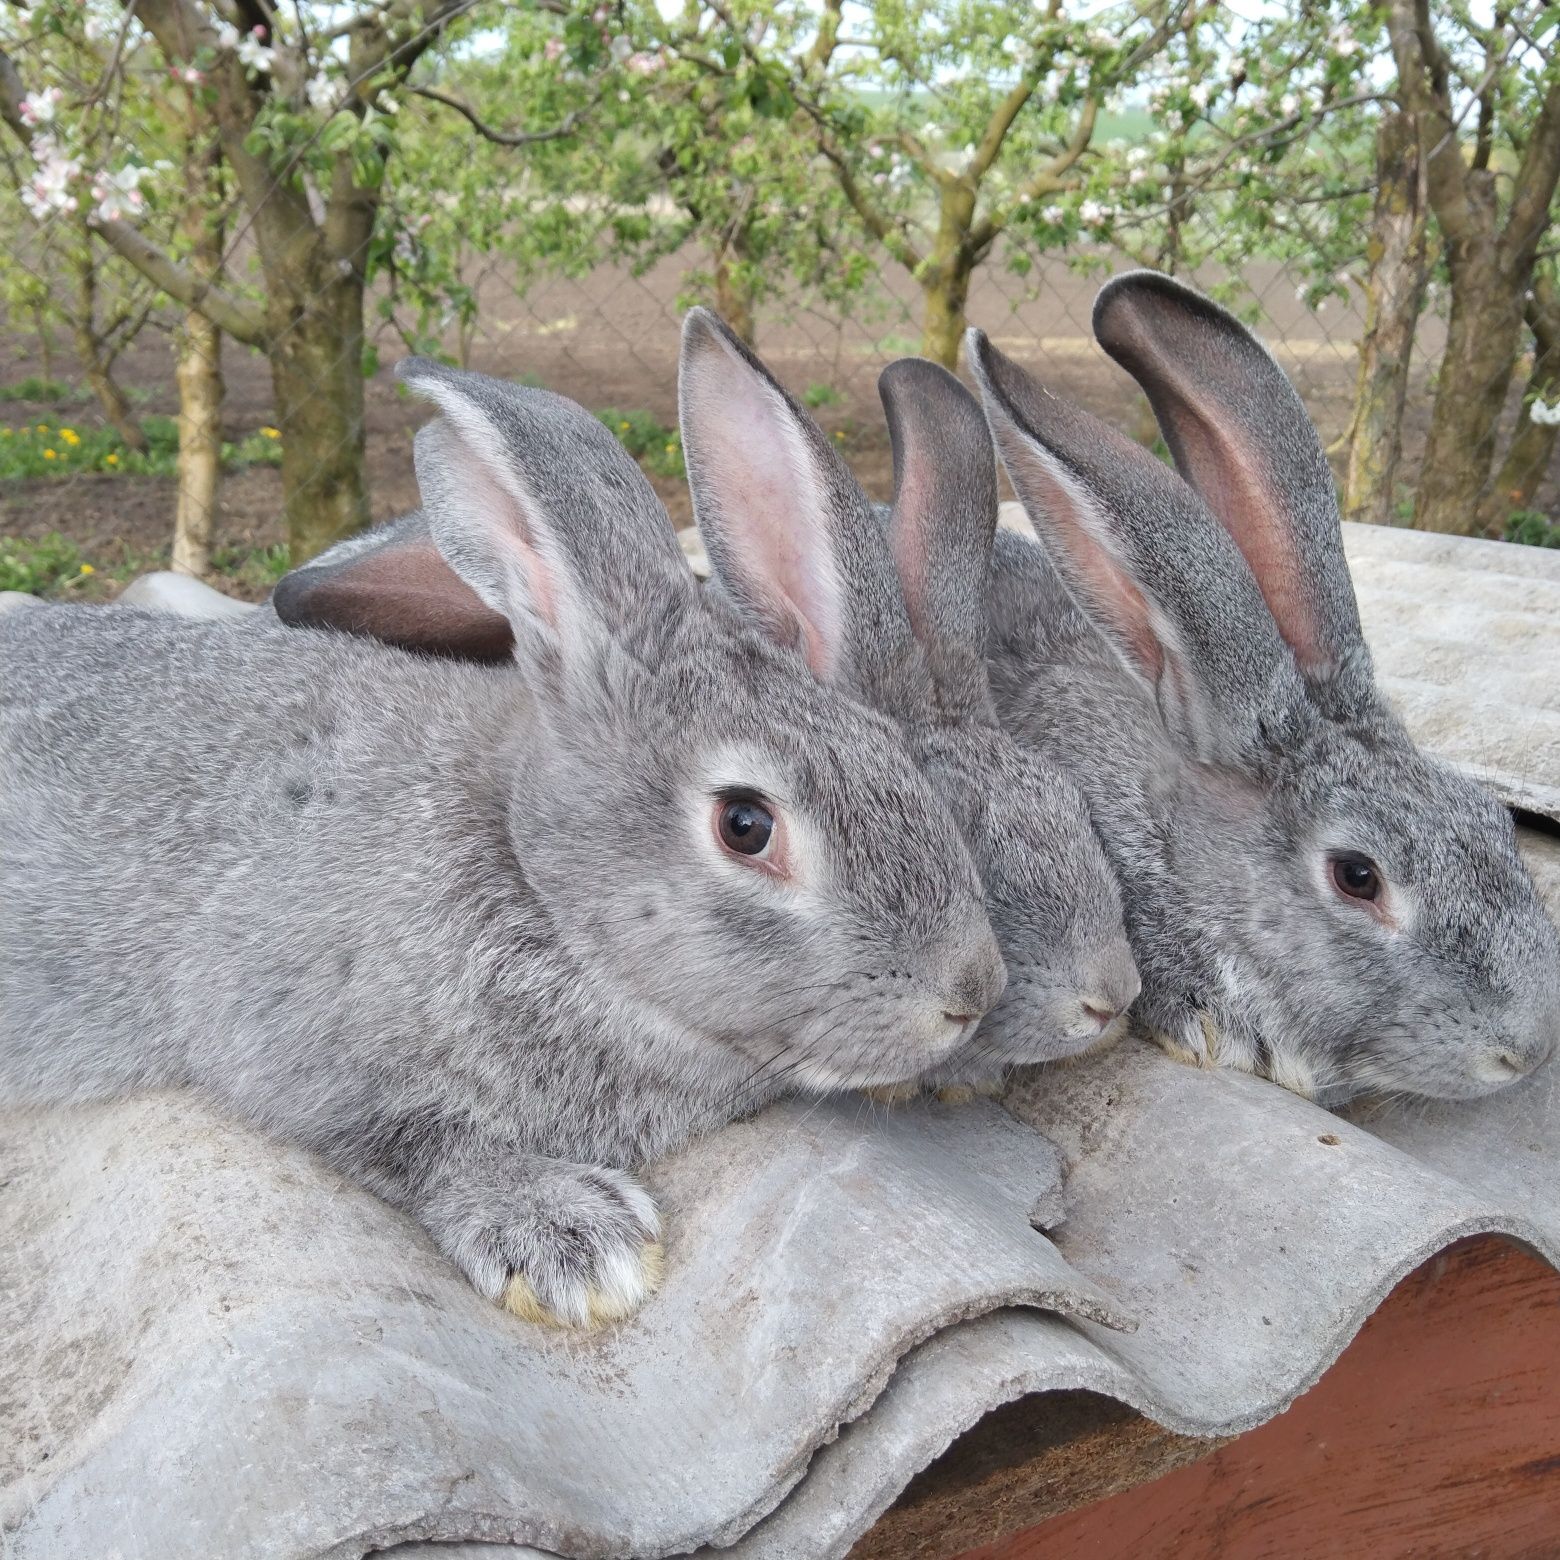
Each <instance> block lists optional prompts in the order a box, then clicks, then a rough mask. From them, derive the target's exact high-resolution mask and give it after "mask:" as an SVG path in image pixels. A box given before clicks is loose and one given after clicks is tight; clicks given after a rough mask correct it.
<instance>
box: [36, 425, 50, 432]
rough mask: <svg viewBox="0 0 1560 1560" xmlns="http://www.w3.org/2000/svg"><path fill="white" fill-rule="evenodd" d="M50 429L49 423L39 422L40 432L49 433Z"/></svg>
mask: <svg viewBox="0 0 1560 1560" xmlns="http://www.w3.org/2000/svg"><path fill="white" fill-rule="evenodd" d="M48 431H49V425H48V423H39V424H38V432H39V433H47V432H48Z"/></svg>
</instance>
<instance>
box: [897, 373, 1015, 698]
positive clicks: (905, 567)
mask: <svg viewBox="0 0 1560 1560" xmlns="http://www.w3.org/2000/svg"><path fill="white" fill-rule="evenodd" d="M878 394H879V395H880V396H881V397H882V400H883V411H884V413H885V414H886V416H887V418H888V436H889V441H890V443H891V445H892V447H893V456H894V504H893V510H892V513H891V518H890V520H889V542H890V546H891V548H892V551H893V555H894V568H895V570H896V572H897V574H898V576H899V584H900V588H901V589H902V590H903V592H904V598H905V605H906V607H907V609H908V611H909V614H910V626H911V629H912V631H913V632H914V634H915V637H916V639H917V640H918V641H919V642H920V645H921V649H922V651H923V652H924V653H925V656H926V662H927V668H928V670H929V671H930V673H931V678H932V686H933V690H934V693H935V696H936V699H937V703H938V705H939V707H940V708H941V710H942V711H943V713H944V715H945V716H947V717H949V718H952V719H974V720H980V721H983V722H991V723H994V722H995V719H996V714H995V709H994V706H993V704H992V701H991V690H990V686H989V684H988V682H987V678H986V665H985V646H986V575H987V572H988V570H989V568H990V564H991V544H992V538H993V537H994V536H995V535H996V529H997V462H996V456H995V453H994V451H993V450H992V447H991V432H990V430H989V429H988V428H987V426H986V419H985V418H984V416H982V414H981V410H980V405H979V403H978V402H977V401H976V400H975V397H974V396H972V395H971V394H970V392H969V391H968V390H966V389H965V388H964V386H963V385H961V384H960V383H959V381H958V380H957V379H955V378H954V377H953V375H952V374H950V373H949V372H948V371H947V369H945V368H943V367H941V366H940V365H939V364H936V363H930V362H928V361H926V360H925V359H924V358H902V359H900V361H899V362H897V363H890V364H889V366H888V367H887V368H886V369H884V371H883V373H882V375H881V377H880V378H879V379H878Z"/></svg>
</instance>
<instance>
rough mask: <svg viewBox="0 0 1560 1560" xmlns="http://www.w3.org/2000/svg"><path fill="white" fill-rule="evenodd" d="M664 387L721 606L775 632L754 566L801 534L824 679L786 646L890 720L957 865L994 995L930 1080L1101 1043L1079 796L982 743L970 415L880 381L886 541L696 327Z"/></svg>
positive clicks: (1094, 862)
mask: <svg viewBox="0 0 1560 1560" xmlns="http://www.w3.org/2000/svg"><path fill="white" fill-rule="evenodd" d="M678 385H679V400H680V406H681V423H682V435H683V450H684V454H685V456H686V458H687V463H688V477H689V484H690V487H691V489H692V492H693V507H694V515H695V517H696V519H697V520H698V523H699V529H700V532H701V534H702V536H703V537H704V541H705V545H706V547H707V548H708V550H709V555H710V564H711V568H712V569H713V571H714V576H715V578H716V580H717V581H718V582H719V585H720V588H721V591H722V593H723V594H724V595H725V596H726V597H727V598H728V599H729V600H731V601H732V602H733V603H734V604H735V606H736V607H737V609H738V610H739V611H740V612H742V613H743V614H744V615H745V616H746V617H747V618H748V619H749V620H750V621H752V622H753V623H755V624H757V625H764V624H775V625H778V623H779V621H780V620H781V619H782V618H783V617H784V615H785V613H786V611H787V610H788V603H787V602H786V601H784V600H780V599H777V598H776V595H775V592H774V582H775V579H776V577H777V572H778V571H777V570H776V569H775V567H774V566H773V560H774V556H775V555H776V554H778V553H779V552H781V551H782V550H783V549H784V548H786V547H787V546H788V545H789V544H790V543H791V539H792V538H794V537H796V536H806V537H809V538H810V539H811V545H810V546H809V547H808V548H807V549H806V550H805V551H804V552H803V554H802V555H800V556H799V557H797V558H795V559H793V560H792V567H794V568H795V569H797V570H798V571H800V576H801V578H802V579H803V582H804V583H803V584H802V590H801V593H802V594H804V595H805V596H806V598H807V599H808V600H809V601H810V602H812V603H814V605H812V606H811V607H810V609H809V619H810V620H817V621H820V622H822V621H828V620H829V619H830V617H831V616H832V617H834V618H838V619H839V620H841V621H843V622H844V623H846V624H847V625H848V626H849V631H850V632H851V634H852V635H853V638H852V641H851V653H850V654H849V655H848V656H847V657H845V658H844V660H843V662H842V663H841V664H839V665H832V664H830V662H829V661H828V659H827V658H826V657H823V656H821V655H820V654H819V653H818V651H817V650H816V649H815V648H814V646H815V645H819V644H821V643H822V636H821V635H818V634H816V633H815V631H814V630H813V629H812V628H810V627H809V626H808V625H807V624H805V623H804V624H803V625H802V627H801V628H800V630H799V631H798V634H797V638H798V640H799V642H800V644H801V645H802V646H803V647H804V650H805V653H806V654H807V655H808V657H809V659H810V660H811V661H812V662H813V664H814V669H815V670H816V671H817V672H818V674H819V675H820V676H823V677H826V678H829V679H831V680H833V681H835V682H837V683H838V684H839V685H840V686H842V687H844V688H847V689H849V690H850V691H852V692H853V693H855V694H856V696H857V697H859V698H860V699H862V700H863V701H864V702H865V703H867V704H870V705H871V706H872V707H873V708H874V709H878V710H881V711H883V712H884V713H885V714H887V715H889V716H892V717H893V719H894V720H896V721H897V722H899V724H900V725H901V727H902V728H903V729H904V731H905V734H906V737H907V740H908V741H909V744H910V748H911V751H912V752H913V753H914V754H915V757H916V761H917V763H918V764H919V765H920V767H921V771H922V773H923V774H925V775H926V776H927V777H928V778H929V779H930V780H931V782H932V785H933V788H934V790H935V791H936V793H937V794H938V796H939V797H940V798H941V799H942V800H943V802H944V803H945V804H946V805H947V806H948V807H949V809H950V810H951V811H952V813H953V814H954V816H955V817H956V818H957V819H958V820H959V823H960V826H961V828H962V830H963V833H964V836H965V839H966V840H967V842H968V843H969V846H970V851H971V854H972V855H973V856H974V858H975V865H976V868H977V870H978V871H979V873H980V875H981V880H982V883H983V885H984V887H985V891H986V902H987V907H988V909H989V911H990V913H991V918H992V924H993V926H994V927H995V929H996V933H997V940H998V942H999V943H1000V945H1001V947H1002V953H1003V958H1004V960H1005V962H1006V964H1007V970H1008V986H1007V991H1006V993H1005V994H1004V996H1003V999H1002V1001H1001V1002H1000V1003H999V1004H998V1005H997V1007H996V1009H995V1010H994V1011H993V1012H991V1013H990V1014H988V1015H987V1017H986V1019H985V1021H984V1022H983V1023H982V1025H981V1028H980V1031H979V1033H978V1034H977V1036H976V1041H975V1044H974V1046H973V1047H972V1048H971V1053H970V1054H969V1055H968V1056H962V1057H958V1058H955V1059H954V1061H953V1062H952V1063H951V1064H950V1066H949V1067H948V1068H946V1069H944V1070H942V1072H941V1073H940V1074H939V1076H938V1077H937V1078H935V1079H933V1080H931V1081H933V1082H937V1083H940V1084H943V1085H945V1086H947V1085H952V1086H954V1087H955V1088H957V1087H958V1086H960V1085H963V1084H968V1083H981V1084H985V1083H989V1082H992V1081H994V1080H995V1079H997V1078H999V1077H1000V1075H1001V1073H1002V1072H1003V1071H1004V1070H1005V1069H1006V1068H1007V1067H1009V1066H1012V1065H1014V1064H1016V1063H1023V1062H1037V1061H1046V1060H1053V1059H1056V1058H1059V1057H1063V1056H1068V1055H1073V1054H1076V1053H1078V1052H1080V1051H1083V1050H1087V1049H1090V1048H1093V1047H1095V1046H1097V1045H1100V1044H1101V1043H1103V1042H1104V1040H1105V1039H1107V1038H1114V1036H1115V1034H1116V1033H1117V1032H1119V1030H1120V1028H1121V1027H1122V1025H1123V1022H1124V1021H1123V1020H1122V1019H1121V1015H1123V1014H1124V1013H1125V1012H1126V1010H1127V1009H1128V1008H1129V1007H1130V1006H1131V1004H1132V1001H1133V998H1134V997H1135V996H1136V995H1137V990H1138V976H1137V970H1136V968H1135V966H1134V964H1133V961H1132V954H1131V950H1130V948H1129V947H1128V945H1127V942H1126V936H1125V932H1124V930H1123V928H1122V923H1121V901H1120V898H1119V896H1118V893H1117V890H1116V883H1115V878H1114V875H1113V874H1112V872H1111V869H1110V865H1109V863H1108V862H1107V861H1106V859H1105V854H1104V851H1103V849H1102V848H1101V846H1100V842H1099V839H1098V837H1097V836H1096V834H1095V832H1094V829H1093V826H1092V824H1091V823H1090V820H1089V816H1088V813H1087V811H1086V809H1085V807H1084V802H1083V798H1082V796H1081V794H1080V793H1079V791H1078V789H1077V787H1076V786H1075V785H1073V784H1072V783H1071V782H1070V781H1068V780H1066V779H1064V778H1063V776H1062V774H1061V773H1060V772H1059V770H1058V769H1057V768H1056V767H1055V766H1054V765H1053V764H1051V763H1048V762H1046V761H1044V760H1042V759H1041V758H1039V757H1038V756H1037V755H1035V754H1031V753H1025V752H1024V751H1022V750H1021V749H1020V748H1019V747H1018V746H1017V744H1015V743H1014V742H1013V740H1012V739H1011V738H1010V737H1009V736H1007V735H1006V734H1005V733H1004V732H1003V731H1002V730H1001V728H1000V726H999V725H998V722H997V715H996V709H995V706H994V705H993V703H992V698H991V690H990V687H989V685H988V681H987V675H986V666H985V661H984V654H983V652H984V642H985V637H986V628H985V593H986V577H987V571H988V566H989V560H990V554H991V546H992V538H993V535H994V533H995V531H996V525H997V472H996V458H995V455H994V452H993V450H992V446H991V435H990V433H989V431H988V430H987V427H986V423H985V420H984V418H983V417H982V416H981V411H980V407H979V404H978V403H977V402H976V400H975V398H974V397H973V396H972V395H971V394H970V393H969V392H968V391H967V390H966V389H965V388H964V387H963V386H962V385H961V384H960V383H959V382H958V380H957V379H955V378H954V377H953V375H951V374H949V373H948V372H947V371H946V370H945V369H942V368H940V367H938V366H937V365H936V364H934V363H929V362H925V361H924V360H921V359H917V358H906V359H903V360H901V361H899V362H897V363H894V364H892V365H891V366H890V367H889V368H888V369H887V370H885V372H884V373H883V375H882V377H881V379H880V380H879V390H880V393H881V395H882V399H883V406H884V410H885V412H886V414H887V417H888V426H889V434H890V438H891V442H892V445H893V455H894V502H893V506H892V508H891V510H890V511H889V514H888V519H887V527H886V532H885V527H884V524H883V523H882V521H881V519H880V518H879V516H878V515H877V513H875V511H874V508H873V505H872V504H871V501H870V500H869V499H868V498H867V496H866V495H865V494H864V493H863V492H862V490H861V488H860V486H859V485H858V483H857V482H856V479H855V477H854V476H853V475H852V473H851V471H850V468H849V467H848V466H847V465H846V463H845V461H844V459H843V458H842V457H841V455H840V453H839V452H838V450H836V449H835V448H834V447H833V446H832V445H831V444H830V442H829V440H828V439H827V438H826V437H825V435H824V434H823V432H822V430H821V429H820V428H819V427H818V426H817V424H816V423H815V422H814V421H813V420H812V418H810V417H809V416H808V415H807V413H806V412H805V411H803V410H802V408H801V407H800V406H799V405H798V404H797V403H796V401H795V400H794V399H793V398H792V397H791V396H790V395H788V394H787V393H786V391H785V389H784V388H783V387H782V386H781V385H780V384H779V383H778V382H777V381H776V380H775V378H774V377H773V375H771V374H770V373H769V371H768V370H767V369H766V368H765V367H764V365H763V364H762V363H761V362H760V361H759V359H758V358H757V357H756V356H755V355H754V353H753V352H752V350H751V349H750V348H749V347H748V346H747V345H746V344H745V343H744V342H743V341H742V340H741V339H740V338H739V337H738V336H737V335H736V334H735V333H734V332H732V331H731V330H729V329H728V328H727V327H726V326H725V325H724V324H722V323H721V321H720V320H719V319H718V318H717V317H716V316H715V315H713V314H710V313H708V312H707V311H705V310H702V309H695V310H693V311H692V312H691V313H690V314H689V316H688V320H687V323H686V325H685V326H684V330H683V350H682V360H681V365H680V369H679V375H678ZM764 541H767V549H765V548H763V547H755V546H754V543H755V542H764Z"/></svg>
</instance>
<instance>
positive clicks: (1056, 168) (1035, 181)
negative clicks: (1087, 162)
mask: <svg viewBox="0 0 1560 1560" xmlns="http://www.w3.org/2000/svg"><path fill="white" fill-rule="evenodd" d="M1099 113H1100V100H1099V99H1098V98H1097V97H1088V98H1085V99H1084V103H1083V108H1082V110H1081V111H1080V113H1079V115H1078V123H1077V124H1076V125H1075V126H1074V127H1073V133H1072V135H1071V136H1069V137H1068V140H1067V145H1066V146H1064V147H1063V148H1062V149H1061V151H1059V152H1058V153H1057V154H1056V156H1055V157H1053V158H1052V159H1051V160H1050V162H1048V163H1047V164H1046V165H1045V166H1044V167H1043V168H1041V169H1040V170H1039V172H1038V173H1036V174H1035V175H1034V176H1033V177H1032V178H1030V179H1028V180H1026V181H1025V182H1024V183H1023V184H1021V185H1020V186H1019V188H1018V191H1017V193H1016V194H1015V195H1014V197H1013V199H1012V200H1011V201H1009V202H1008V204H1007V205H1006V206H1004V207H1002V208H1001V209H1000V210H995V211H991V212H988V213H987V214H986V215H985V216H984V217H983V218H981V220H980V221H979V222H977V223H976V224H975V225H974V226H973V227H972V228H971V229H970V239H969V242H970V247H971V248H972V249H973V250H975V252H976V253H977V254H984V253H985V251H986V250H988V249H990V247H991V246H992V244H993V243H994V242H995V241H996V238H997V235H998V234H1000V233H1001V232H1002V230H1003V229H1004V228H1006V226H1007V225H1008V223H1009V222H1010V221H1011V220H1012V217H1013V213H1014V211H1016V210H1017V209H1018V207H1020V206H1027V205H1028V204H1029V203H1030V202H1031V201H1035V200H1039V199H1040V198H1041V197H1042V196H1044V195H1055V194H1057V193H1059V192H1060V191H1062V190H1065V189H1066V188H1067V187H1068V185H1069V184H1070V183H1071V180H1070V179H1069V178H1068V174H1069V173H1071V171H1072V169H1073V168H1074V166H1075V165H1076V164H1077V162H1078V159H1079V158H1081V157H1082V156H1083V154H1084V153H1085V152H1086V151H1088V149H1089V143H1090V141H1092V140H1093V139H1094V126H1095V123H1096V122H1097V120H1098V119H1099Z"/></svg>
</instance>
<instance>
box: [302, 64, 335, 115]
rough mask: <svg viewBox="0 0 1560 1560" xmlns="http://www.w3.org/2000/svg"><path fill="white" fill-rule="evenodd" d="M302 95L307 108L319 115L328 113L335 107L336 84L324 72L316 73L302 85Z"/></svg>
mask: <svg viewBox="0 0 1560 1560" xmlns="http://www.w3.org/2000/svg"><path fill="white" fill-rule="evenodd" d="M303 95H304V96H305V97H306V98H307V99H308V100H309V107H310V108H313V109H318V110H319V112H320V113H322V114H324V113H329V112H330V110H331V109H333V108H335V106H336V83H335V82H333V81H332V80H331V79H330V77H329V76H327V75H326V74H325V72H324V71H317V72H316V73H315V74H314V75H312V76H310V77H309V79H308V81H307V82H305V83H304V88H303Z"/></svg>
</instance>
